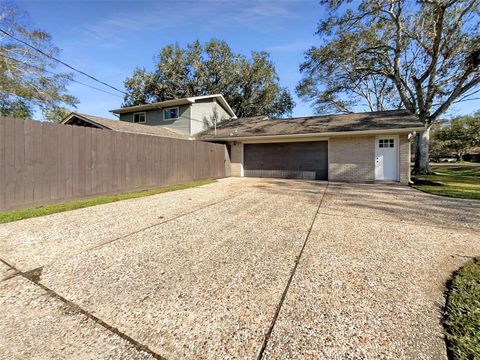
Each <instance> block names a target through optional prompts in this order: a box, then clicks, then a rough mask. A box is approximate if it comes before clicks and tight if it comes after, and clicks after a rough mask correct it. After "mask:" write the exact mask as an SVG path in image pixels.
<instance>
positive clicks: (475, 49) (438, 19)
mask: <svg viewBox="0 0 480 360" xmlns="http://www.w3.org/2000/svg"><path fill="white" fill-rule="evenodd" d="M349 3H350V2H349V1H344V0H323V1H322V4H324V5H327V6H328V8H329V10H330V16H329V17H328V19H327V20H325V21H322V22H321V23H320V24H319V27H318V34H319V35H320V36H321V37H322V39H323V40H324V41H325V45H324V46H323V47H326V46H329V45H330V44H335V43H342V42H343V43H348V44H349V45H348V47H349V49H351V51H350V53H349V54H348V55H347V56H345V58H344V59H343V62H344V63H345V64H348V66H349V69H351V72H353V73H355V74H356V76H357V77H358V78H365V77H368V76H376V77H380V78H382V79H384V80H385V81H387V83H388V84H391V85H392V86H393V87H394V89H395V93H396V94H395V97H397V98H398V99H399V100H400V102H401V105H402V107H404V108H406V109H407V110H409V111H410V112H411V113H412V114H415V115H417V116H418V118H419V119H420V120H421V121H422V123H423V124H424V126H425V130H424V131H423V132H422V133H421V134H419V135H418V147H417V153H416V163H415V168H414V172H415V173H430V172H431V171H430V167H429V164H428V159H429V140H430V129H431V126H432V124H433V123H434V122H435V121H436V120H437V119H438V118H439V117H440V116H441V115H442V114H444V113H445V111H447V109H449V107H450V106H451V105H452V104H454V103H456V102H461V101H465V100H468V99H469V98H471V96H472V95H473V94H475V93H477V92H478V91H479V85H480V33H479V30H480V29H479V23H480V22H479V20H480V14H479V5H480V0H463V1H462V0H363V1H361V2H360V3H359V5H358V7H357V8H352V6H351V5H350V4H349ZM310 59H311V57H310V58H309V57H308V53H307V61H308V60H310ZM303 81H305V79H304V80H303ZM318 81H320V82H321V79H320V80H317V82H318ZM349 93H353V91H350V90H348V89H346V91H345V95H347V96H348V94H349Z"/></svg>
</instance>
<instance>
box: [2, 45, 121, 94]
mask: <svg viewBox="0 0 480 360" xmlns="http://www.w3.org/2000/svg"><path fill="white" fill-rule="evenodd" d="M0 56H2V57H4V58H5V59H9V60H12V61H15V62H18V63H22V64H24V65H26V66H28V67H31V68H33V69H37V70H41V71H45V72H47V73H49V74H52V75H57V76H60V75H61V74H58V73H55V72H53V71H49V70H47V69H43V68H41V67H40V66H36V65H32V64H28V63H26V62H24V61H20V60H17V59H15V58H12V57H10V56H7V55H4V54H0ZM69 81H72V82H75V83H78V84H80V85H83V86H86V87H89V88H91V89H94V90H97V91H101V92H104V93H106V94H110V95H113V96H116V97H119V98H123V97H122V96H121V95H118V94H114V93H112V92H110V91H107V90H103V89H100V88H97V87H95V86H92V85H89V84H85V83H83V82H81V81H78V80H75V79H69Z"/></svg>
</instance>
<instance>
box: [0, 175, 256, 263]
mask: <svg viewBox="0 0 480 360" xmlns="http://www.w3.org/2000/svg"><path fill="white" fill-rule="evenodd" d="M247 183H248V182H247ZM240 184H242V186H243V184H244V183H243V182H239V181H238V179H233V178H231V179H225V180H220V181H218V182H216V183H213V184H209V185H205V186H199V187H195V188H191V189H185V190H178V191H173V192H168V193H163V194H158V195H152V196H147V197H142V198H136V199H131V200H125V201H120V202H114V203H109V204H103V205H98V206H93V207H88V208H84V209H77V210H73V211H68V212H63V213H57V214H52V215H48V216H42V217H37V218H31V219H26V220H21V221H15V222H11V223H7V224H2V225H0V239H2V241H1V242H0V254H1V258H2V259H3V260H5V261H7V262H8V263H9V264H12V265H13V266H15V267H16V268H17V269H20V270H22V271H28V270H32V269H35V268H38V267H40V266H43V265H46V264H49V263H51V262H53V261H54V260H55V259H56V258H58V257H68V256H71V255H74V254H76V253H78V252H80V251H82V250H85V249H88V248H90V247H94V246H98V245H100V244H102V243H105V242H108V241H111V240H113V239H116V238H118V237H121V236H125V235H128V234H131V233H132V232H135V231H138V230H141V229H144V228H146V227H148V226H152V225H155V224H159V223H161V222H164V221H167V220H169V219H171V218H174V217H176V216H179V215H181V214H184V213H187V212H190V211H193V210H195V209H198V208H201V207H203V206H206V205H208V204H210V203H214V202H216V201H220V200H223V199H227V198H229V197H231V196H232V195H233V194H235V192H237V191H239V190H241V189H240V188H239V185H240Z"/></svg>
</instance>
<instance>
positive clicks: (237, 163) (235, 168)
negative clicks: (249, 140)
mask: <svg viewBox="0 0 480 360" xmlns="http://www.w3.org/2000/svg"><path fill="white" fill-rule="evenodd" d="M230 164H231V171H230V175H231V176H243V144H242V143H238V142H237V143H235V145H233V143H231V145H230Z"/></svg>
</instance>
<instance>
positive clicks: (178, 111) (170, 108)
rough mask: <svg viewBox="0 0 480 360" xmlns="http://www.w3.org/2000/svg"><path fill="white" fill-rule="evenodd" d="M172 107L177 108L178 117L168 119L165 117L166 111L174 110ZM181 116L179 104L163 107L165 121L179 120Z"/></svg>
mask: <svg viewBox="0 0 480 360" xmlns="http://www.w3.org/2000/svg"><path fill="white" fill-rule="evenodd" d="M172 109H177V117H176V118H169V119H167V118H166V117H165V111H168V110H172ZM179 118H180V108H179V107H178V106H173V107H169V108H165V109H163V121H170V120H177V119H179Z"/></svg>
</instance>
